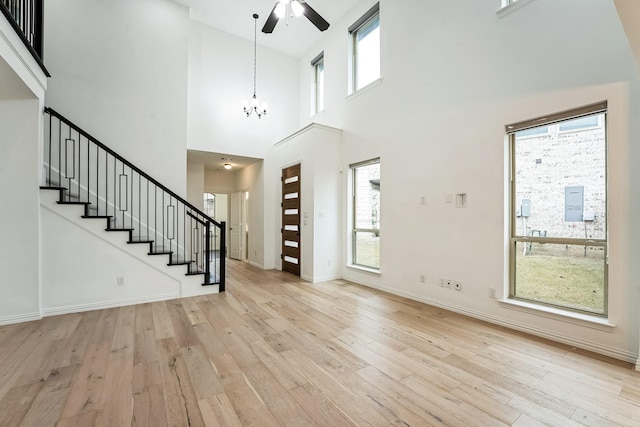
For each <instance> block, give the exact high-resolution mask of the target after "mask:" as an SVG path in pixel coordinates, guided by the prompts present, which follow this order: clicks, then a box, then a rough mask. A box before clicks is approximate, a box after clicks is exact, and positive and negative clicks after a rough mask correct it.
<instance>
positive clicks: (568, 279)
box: [507, 102, 607, 316]
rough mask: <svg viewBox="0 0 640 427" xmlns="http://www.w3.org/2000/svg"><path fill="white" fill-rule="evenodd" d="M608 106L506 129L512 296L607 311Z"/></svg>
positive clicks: (553, 116)
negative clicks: (508, 160)
mask: <svg viewBox="0 0 640 427" xmlns="http://www.w3.org/2000/svg"><path fill="white" fill-rule="evenodd" d="M606 110H607V104H606V102H602V103H598V104H594V105H590V106H587V107H583V108H580V109H576V110H572V111H567V112H562V113H558V114H552V115H549V116H546V117H544V118H541V119H535V120H530V121H526V122H521V123H516V124H513V125H509V126H507V132H508V134H509V136H510V149H511V183H510V184H511V214H510V218H511V243H510V270H511V274H510V293H509V294H510V297H511V298H514V299H521V300H527V301H530V302H535V303H540V304H546V305H552V306H557V307H561V308H563V309H568V310H574V311H581V312H586V313H590V314H597V315H601V316H606V315H607V164H606V134H607V132H606Z"/></svg>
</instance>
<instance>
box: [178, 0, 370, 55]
mask: <svg viewBox="0 0 640 427" xmlns="http://www.w3.org/2000/svg"><path fill="white" fill-rule="evenodd" d="M173 1H175V2H176V3H180V4H182V5H185V6H187V7H188V8H189V12H190V16H191V18H192V19H193V20H195V21H198V22H201V23H204V24H206V25H209V26H211V27H214V28H217V29H219V30H222V31H225V32H227V33H230V34H233V35H236V36H238V37H242V38H245V39H247V40H251V41H253V17H252V15H253V14H254V13H257V14H258V15H259V18H258V37H257V39H258V44H259V45H262V46H266V47H269V48H271V49H274V50H277V51H279V52H282V53H285V54H287V55H290V56H293V57H295V58H300V57H301V56H303V55H304V54H305V53H306V52H307V51H308V50H309V49H310V48H311V46H313V45H314V44H315V43H316V42H318V40H319V39H320V38H321V36H322V33H321V32H320V31H318V29H317V28H316V27H315V26H314V25H313V24H312V23H311V22H309V21H308V20H307V19H306V18H305V17H299V18H293V19H289V20H288V25H287V23H286V22H284V21H285V20H280V22H278V24H277V25H276V28H275V30H274V31H273V33H272V34H263V33H262V32H261V31H260V29H261V28H262V26H263V25H264V22H265V20H266V19H267V17H268V16H269V14H270V13H271V10H272V9H273V7H274V5H275V3H276V1H277V0H242V1H229V0H225V1H223V0H173ZM357 2H358V0H309V5H310V6H311V7H313V8H314V9H315V10H316V12H318V13H319V14H320V15H322V17H324V18H325V19H326V20H327V21H328V22H329V24H334V23H336V22H338V21H339V20H340V19H341V18H342V17H343V16H344V15H345V14H346V13H347V12H348V11H349V10H350V9H351V8H352V7H353V6H354V5H355V4H356V3H357ZM327 31H331V27H329V29H328V30H327Z"/></svg>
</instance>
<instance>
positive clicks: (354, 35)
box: [348, 3, 382, 94]
mask: <svg viewBox="0 0 640 427" xmlns="http://www.w3.org/2000/svg"><path fill="white" fill-rule="evenodd" d="M374 20H377V21H378V29H379V28H380V3H376V4H375V5H374V6H373V7H372V8H371V9H369V10H368V11H367V12H366V13H365V14H364V15H362V16H361V17H360V18H359V19H358V20H357V21H356V22H354V23H353V24H352V25H351V26H350V27H349V29H348V32H349V36H350V40H351V43H350V50H351V70H350V71H351V76H350V78H349V86H350V91H349V94H353V93H355V92H357V91H359V90H361V89H363V88H364V87H366V86H368V85H369V84H371V83H373V82H375V81H376V80H377V79H379V78H380V77H381V74H382V73H381V72H379V73H378V77H377V78H376V79H373V80H372V81H371V82H369V83H367V84H365V85H363V86H358V63H359V58H358V32H359V31H360V30H361V29H362V28H365V27H366V26H367V25H368V24H370V23H371V22H372V21H374ZM378 50H379V51H380V46H378ZM380 53H381V52H380Z"/></svg>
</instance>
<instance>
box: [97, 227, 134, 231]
mask: <svg viewBox="0 0 640 427" xmlns="http://www.w3.org/2000/svg"><path fill="white" fill-rule="evenodd" d="M133 230H135V229H134V228H105V229H104V231H133Z"/></svg>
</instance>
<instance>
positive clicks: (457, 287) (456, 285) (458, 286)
mask: <svg viewBox="0 0 640 427" xmlns="http://www.w3.org/2000/svg"><path fill="white" fill-rule="evenodd" d="M453 289H455V290H456V291H458V292H460V291H462V282H459V281H457V280H456V281H455V282H453Z"/></svg>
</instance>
